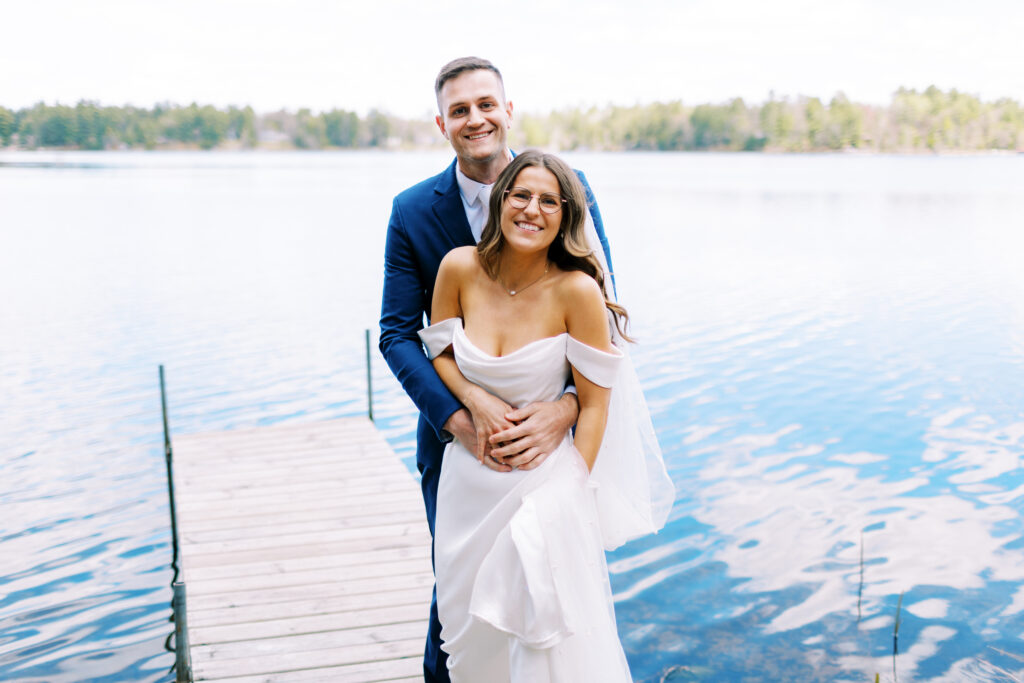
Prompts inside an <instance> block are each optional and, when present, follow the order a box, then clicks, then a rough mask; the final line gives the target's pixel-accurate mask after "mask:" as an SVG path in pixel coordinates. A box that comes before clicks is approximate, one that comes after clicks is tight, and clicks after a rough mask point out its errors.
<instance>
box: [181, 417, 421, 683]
mask: <svg viewBox="0 0 1024 683" xmlns="http://www.w3.org/2000/svg"><path fill="white" fill-rule="evenodd" d="M173 446H174V484H175V494H176V495H175V498H176V500H177V514H178V529H179V537H180V555H181V561H180V564H181V568H182V574H181V578H180V580H182V581H184V582H185V587H186V590H187V594H188V600H187V607H188V633H189V637H190V640H191V655H192V670H193V674H194V678H195V680H197V681H230V682H231V683H255V682H257V681H259V682H271V681H273V682H280V683H290V682H291V681H302V682H303V683H309V682H312V681H330V682H331V683H344V682H346V681H409V682H411V681H421V680H422V661H423V644H424V640H425V638H426V629H427V612H428V609H429V606H430V589H431V586H432V585H433V575H432V572H431V568H430V535H429V532H428V530H427V525H426V521H425V518H424V512H423V501H422V498H421V496H420V490H419V485H418V484H417V483H416V481H415V479H414V478H413V476H412V475H411V474H410V473H409V471H408V469H407V468H406V467H405V466H404V465H403V464H402V463H401V461H400V460H399V459H398V457H397V456H396V455H395V454H394V452H393V451H392V450H391V448H390V447H389V446H388V445H387V443H386V442H385V441H384V439H383V438H382V437H381V435H380V434H379V433H378V432H377V430H376V429H375V428H374V426H373V423H371V422H370V421H369V420H367V419H365V418H350V419H342V420H332V421H329V422H320V423H313V424H294V425H285V426H274V427H262V428H257V429H249V430H239V431H231V432H219V433H213V434H195V435H176V436H175V437H174V444H173Z"/></svg>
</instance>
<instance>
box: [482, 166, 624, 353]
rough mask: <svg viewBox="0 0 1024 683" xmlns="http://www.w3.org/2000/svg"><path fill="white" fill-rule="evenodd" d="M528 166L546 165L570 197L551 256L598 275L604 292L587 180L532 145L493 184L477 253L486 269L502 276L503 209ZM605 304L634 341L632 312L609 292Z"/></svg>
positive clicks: (561, 263)
mask: <svg viewBox="0 0 1024 683" xmlns="http://www.w3.org/2000/svg"><path fill="white" fill-rule="evenodd" d="M528 166H537V167H540V168H543V169H546V170H548V171H550V172H551V173H552V175H554V176H555V178H556V179H557V180H558V189H559V193H560V194H561V195H562V198H563V199H565V200H566V202H565V203H564V204H562V222H561V224H560V225H559V228H558V236H557V237H555V241H554V242H552V243H551V246H550V247H548V260H549V261H551V262H552V263H554V264H555V265H556V266H558V267H559V268H561V269H562V270H565V271H569V270H580V271H583V272H584V273H586V274H587V275H589V276H590V277H592V278H594V280H596V281H597V284H598V285H599V286H600V287H601V293H602V295H604V293H605V289H604V284H605V283H604V271H603V270H602V268H601V262H600V261H598V260H597V257H596V256H595V255H594V253H593V251H591V249H590V246H589V245H588V244H587V239H586V236H585V235H584V231H583V228H584V225H585V224H586V217H587V194H586V191H585V190H584V189H583V183H581V182H580V179H579V178H578V177H577V176H576V172H575V171H573V170H572V168H570V167H569V165H568V164H567V163H565V162H564V161H562V160H561V159H559V158H558V157H557V156H555V155H554V154H548V153H547V152H542V151H540V150H536V149H528V150H526V151H525V152H523V153H522V154H518V155H516V158H515V159H513V160H512V163H510V164H509V165H508V166H506V167H505V170H504V171H502V172H501V174H499V175H498V179H497V180H496V181H494V186H493V187H492V188H491V199H490V212H489V214H488V216H487V223H486V224H485V225H484V231H483V234H482V235H481V236H480V242H479V243H478V244H477V246H476V252H477V255H478V256H479V257H480V263H481V265H483V268H484V271H486V273H487V275H489V276H490V277H491V279H493V280H496V279H497V278H498V260H499V254H501V250H502V247H504V245H505V236H504V235H503V234H502V232H501V212H502V209H504V205H505V201H504V200H505V192H506V191H507V190H510V189H512V187H513V186H514V183H515V180H516V178H517V177H518V176H519V172H520V171H522V170H523V169H524V168H526V167H528ZM604 305H605V306H606V307H607V308H608V310H609V311H611V313H612V316H613V318H614V320H615V326H616V327H617V328H618V330H619V333H620V334H621V335H622V337H623V338H624V339H626V340H627V341H632V339H630V337H629V336H628V335H626V325H627V323H628V322H629V314H628V313H626V309H625V308H623V307H622V306H620V305H618V304H617V303H615V302H614V301H611V300H609V299H608V297H607V295H605V300H604Z"/></svg>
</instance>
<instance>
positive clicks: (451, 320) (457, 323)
mask: <svg viewBox="0 0 1024 683" xmlns="http://www.w3.org/2000/svg"><path fill="white" fill-rule="evenodd" d="M444 324H453V325H454V326H455V329H456V330H458V331H459V332H461V333H462V338H463V339H465V340H466V342H467V343H468V344H469V345H470V346H472V347H473V350H475V351H477V352H478V353H480V354H481V355H484V356H487V357H488V358H492V359H503V358H509V357H511V356H514V355H516V354H518V353H520V352H522V351H525V350H526V349H528V348H530V347H531V346H535V345H537V344H541V343H544V342H550V341H555V340H558V339H561V338H562V337H568V338H569V339H571V340H573V341H574V342H576V343H577V344H579V345H580V346H585V347H587V348H588V349H590V350H592V351H596V352H597V353H603V354H605V355H608V356H621V355H622V351H620V350H619V349H616V348H615V347H614V346H612V348H613V349H614V351H605V350H604V349H599V348H597V347H595V346H591V345H590V344H587V343H585V342H581V341H580V340H579V339H577V338H576V337H574V336H572V335H571V334H569V333H568V332H562V333H560V334H556V335H554V336H551V337H541V338H540V339H534V340H533V341H529V342H526V343H525V344H523V345H522V346H520V347H519V348H517V349H515V350H514V351H509V352H508V353H506V354H503V355H500V356H495V355H494V354H492V353H487V352H486V351H484V350H483V349H481V348H480V346H479V345H477V343H476V342H474V341H473V340H472V339H470V338H469V335H468V334H466V328H465V326H464V324H463V322H462V318H459V317H454V318H446V319H445V320H441V321H439V322H436V323H433V324H431V325H430V327H434V326H435V325H444Z"/></svg>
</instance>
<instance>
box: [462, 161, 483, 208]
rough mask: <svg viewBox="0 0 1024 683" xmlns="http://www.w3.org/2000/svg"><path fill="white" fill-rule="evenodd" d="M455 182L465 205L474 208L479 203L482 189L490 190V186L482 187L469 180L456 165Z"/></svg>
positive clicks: (481, 184) (480, 184)
mask: <svg viewBox="0 0 1024 683" xmlns="http://www.w3.org/2000/svg"><path fill="white" fill-rule="evenodd" d="M455 180H456V181H457V182H458V183H459V192H460V193H461V194H462V198H463V199H465V200H466V203H467V204H469V205H470V206H476V205H477V203H478V202H479V201H480V192H481V190H483V189H484V188H488V189H489V188H490V187H491V186H490V185H484V184H483V183H478V182H477V181H475V180H473V179H472V178H470V177H469V176H468V175H466V174H465V173H463V172H462V169H461V168H459V165H458V164H455Z"/></svg>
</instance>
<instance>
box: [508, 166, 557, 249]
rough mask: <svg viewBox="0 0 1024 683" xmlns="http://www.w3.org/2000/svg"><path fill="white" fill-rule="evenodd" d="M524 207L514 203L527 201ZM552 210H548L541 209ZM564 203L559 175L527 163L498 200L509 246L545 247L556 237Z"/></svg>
mask: <svg viewBox="0 0 1024 683" xmlns="http://www.w3.org/2000/svg"><path fill="white" fill-rule="evenodd" d="M528 195H532V196H529V200H528V203H527V204H526V206H525V207H523V208H518V207H516V206H514V205H513V204H514V203H515V202H516V201H517V200H518V201H519V203H522V202H524V201H527V196H528ZM545 208H547V209H549V210H554V213H547V212H546V211H545V210H544V209H545ZM564 211H565V203H564V202H563V201H562V194H561V189H560V188H559V187H558V178H556V177H555V174H554V173H552V172H551V171H549V170H547V169H546V168H542V167H540V166H527V167H526V168H524V169H523V170H522V171H520V172H519V175H517V176H516V179H515V180H514V181H513V182H512V186H511V188H509V192H508V193H507V194H506V195H505V197H504V198H503V199H502V203H501V234H502V236H503V237H504V238H505V244H506V245H507V246H508V248H510V249H513V250H515V251H520V252H524V253H529V252H534V251H540V250H544V251H546V250H547V248H548V247H549V246H551V243H552V242H554V241H555V238H556V237H558V229H559V227H560V226H561V224H562V214H563V213H564Z"/></svg>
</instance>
